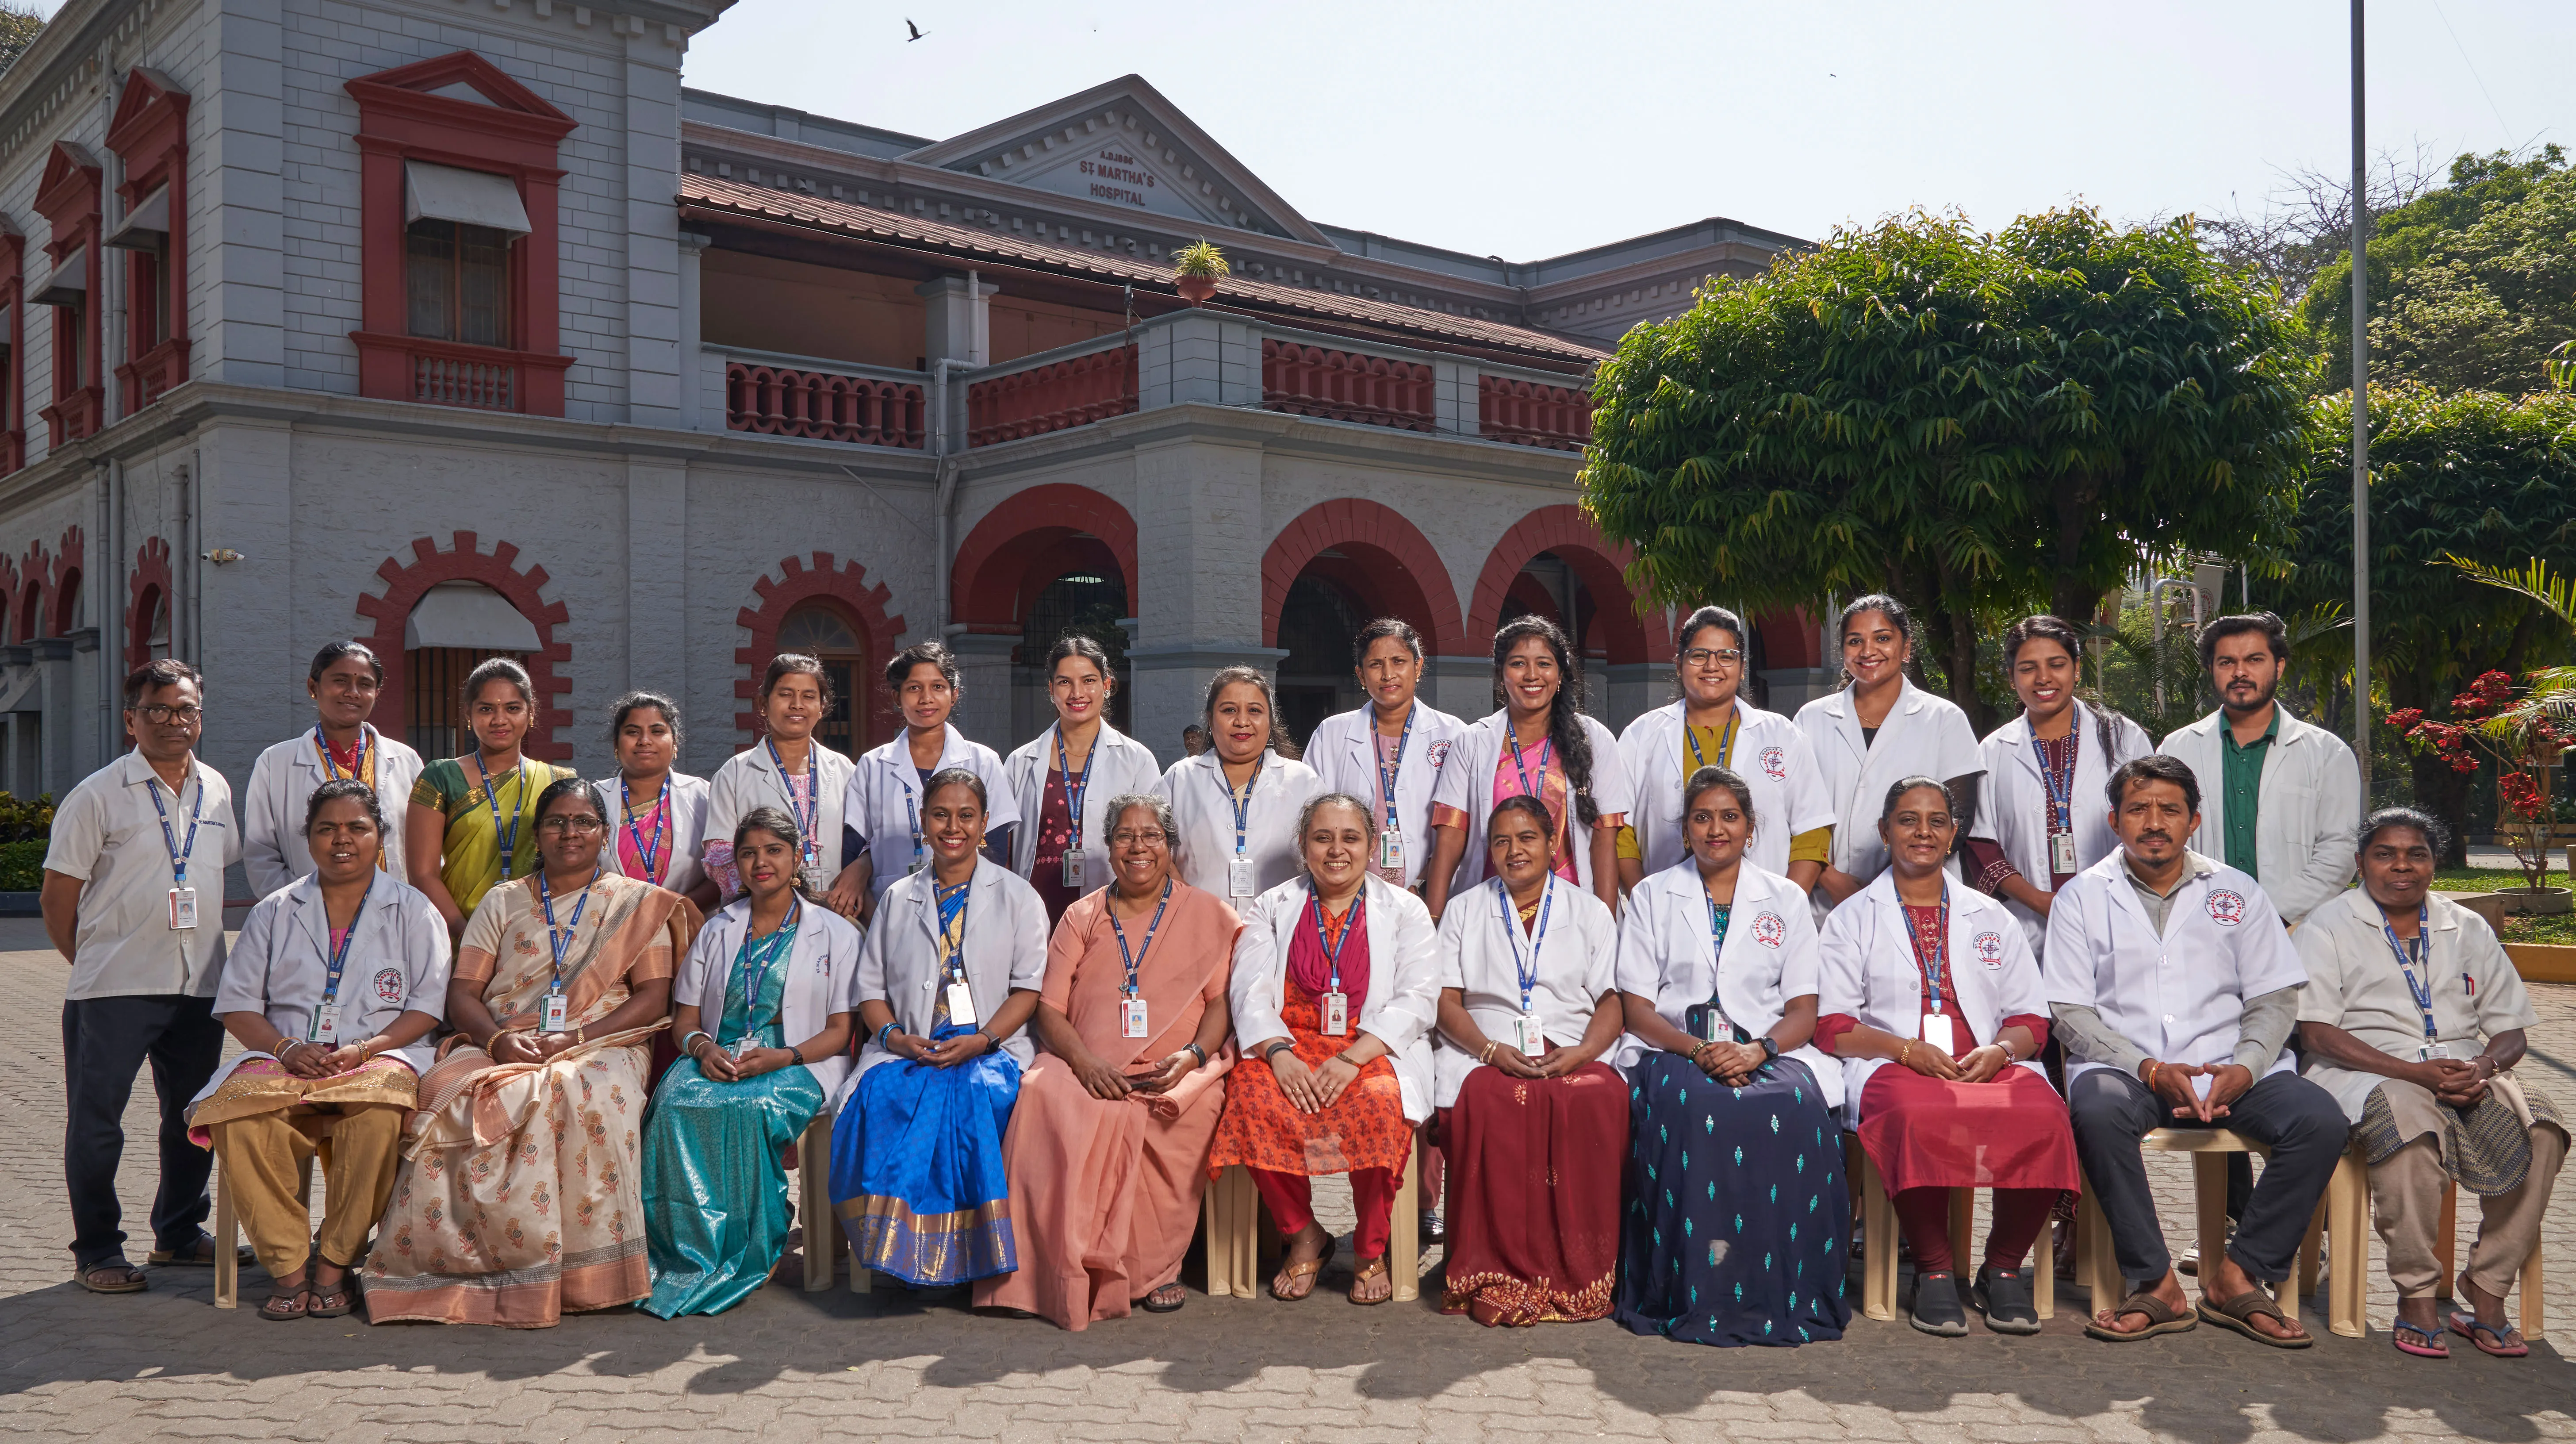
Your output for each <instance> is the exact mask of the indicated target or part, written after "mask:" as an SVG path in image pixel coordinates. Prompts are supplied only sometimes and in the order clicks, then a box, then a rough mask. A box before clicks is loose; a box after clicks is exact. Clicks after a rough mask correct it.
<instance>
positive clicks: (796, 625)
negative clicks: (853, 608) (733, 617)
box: [777, 602, 875, 757]
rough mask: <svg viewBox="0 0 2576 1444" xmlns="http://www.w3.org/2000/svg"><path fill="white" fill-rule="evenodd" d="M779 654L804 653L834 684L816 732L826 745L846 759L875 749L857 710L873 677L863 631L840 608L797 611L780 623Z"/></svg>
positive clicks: (813, 605)
mask: <svg viewBox="0 0 2576 1444" xmlns="http://www.w3.org/2000/svg"><path fill="white" fill-rule="evenodd" d="M777 650H778V651H780V652H802V653H804V654H805V655H806V656H809V657H813V658H815V659H816V660H818V661H820V662H821V663H822V664H823V674H824V675H825V676H827V677H829V678H830V679H831V681H832V710H831V712H830V713H829V714H828V715H826V716H825V717H824V718H823V722H822V725H821V726H819V727H817V728H815V729H814V735H815V736H816V737H817V738H820V739H821V740H822V743H823V745H824V746H826V747H829V748H831V749H832V750H834V751H836V752H839V753H840V754H841V755H843V756H845V757H856V756H857V755H859V754H860V753H862V752H865V751H866V750H867V749H868V748H870V747H872V746H874V745H875V742H874V739H872V738H871V737H870V736H869V735H868V732H869V729H868V728H867V727H866V726H865V725H864V724H862V723H861V722H860V721H859V720H858V719H859V718H862V717H864V716H865V715H866V709H865V708H863V707H861V706H860V705H859V699H860V697H861V695H862V691H861V689H863V688H864V687H866V686H867V684H868V683H869V682H871V681H874V680H875V678H874V677H873V676H872V675H871V674H870V671H869V668H868V657H867V647H866V644H864V643H863V642H861V641H860V640H859V629H858V627H857V625H856V624H854V623H853V622H851V620H850V619H849V618H848V617H845V616H843V615H842V614H841V609H840V608H838V607H836V606H833V605H832V604H831V603H829V602H806V603H804V604H802V605H800V606H798V607H797V608H796V609H795V610H793V611H791V612H789V613H788V614H787V615H786V617H784V618H783V619H781V620H780V622H779V623H778V641H777Z"/></svg>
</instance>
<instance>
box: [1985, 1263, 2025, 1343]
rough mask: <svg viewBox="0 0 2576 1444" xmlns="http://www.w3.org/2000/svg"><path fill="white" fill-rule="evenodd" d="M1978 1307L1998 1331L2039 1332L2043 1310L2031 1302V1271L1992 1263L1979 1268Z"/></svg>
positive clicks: (1999, 1332) (1987, 1322) (1991, 1325)
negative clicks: (2002, 1266)
mask: <svg viewBox="0 0 2576 1444" xmlns="http://www.w3.org/2000/svg"><path fill="white" fill-rule="evenodd" d="M1977 1307H1978V1308H1979V1309H1981V1310H1983V1311H1984V1312H1985V1315H1986V1327H1987V1328H1990V1329H1992V1330H1994V1331H1995V1332H1996V1333H1998V1334H2036V1333H2038V1332H2039V1310H2037V1309H2036V1308H2033V1307H2032V1306H2031V1302H2030V1275H2028V1274H2026V1273H2024V1272H2023V1271H2021V1270H2020V1269H1999V1268H1996V1267H1995V1266H1994V1265H1992V1264H1988V1265H1986V1266H1985V1267H1984V1268H1981V1269H1979V1270H1977Z"/></svg>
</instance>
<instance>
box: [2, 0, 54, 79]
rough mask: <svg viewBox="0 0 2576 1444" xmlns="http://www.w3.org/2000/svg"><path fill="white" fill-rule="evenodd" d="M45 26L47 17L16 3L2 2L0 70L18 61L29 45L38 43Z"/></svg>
mask: <svg viewBox="0 0 2576 1444" xmlns="http://www.w3.org/2000/svg"><path fill="white" fill-rule="evenodd" d="M44 28H45V17H44V16H42V15H39V14H37V13H36V12H35V11H33V10H28V9H24V8H22V7H20V6H16V5H7V4H0V71H5V70H7V69H8V68H9V67H10V66H12V65H15V64H17V63H18V57H19V56H21V55H24V54H26V53H27V47H28V46H30V45H33V44H35V43H36V36H37V34H38V32H40V31H42V30H43V29H44Z"/></svg>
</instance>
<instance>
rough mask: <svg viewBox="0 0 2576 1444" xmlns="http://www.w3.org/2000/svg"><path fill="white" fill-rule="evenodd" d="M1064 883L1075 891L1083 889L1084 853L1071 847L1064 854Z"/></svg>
mask: <svg viewBox="0 0 2576 1444" xmlns="http://www.w3.org/2000/svg"><path fill="white" fill-rule="evenodd" d="M1064 885H1065V886H1066V887H1067V888H1069V889H1071V890H1072V891H1074V892H1080V891H1082V854H1081V853H1079V852H1075V851H1072V850H1070V849H1067V850H1066V852H1065V855H1064Z"/></svg>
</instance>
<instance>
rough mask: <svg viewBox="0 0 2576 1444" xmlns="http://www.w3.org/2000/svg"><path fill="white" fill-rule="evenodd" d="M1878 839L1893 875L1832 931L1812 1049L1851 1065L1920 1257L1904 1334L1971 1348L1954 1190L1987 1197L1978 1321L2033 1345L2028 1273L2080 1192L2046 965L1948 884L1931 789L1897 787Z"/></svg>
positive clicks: (1928, 782)
mask: <svg viewBox="0 0 2576 1444" xmlns="http://www.w3.org/2000/svg"><path fill="white" fill-rule="evenodd" d="M1878 832H1879V839H1880V842H1881V844H1882V845H1883V846H1884V847H1885V848H1886V849H1887V850H1888V852H1889V854H1890V856H1891V858H1892V859H1893V860H1892V861H1891V863H1890V864H1889V866H1888V869H1887V871H1886V872H1884V873H1882V874H1880V875H1879V877H1878V878H1877V880H1876V881H1874V882H1872V883H1871V884H1870V885H1869V886H1868V887H1867V888H1866V889H1864V890H1863V891H1862V893H1861V895H1860V896H1859V897H1858V898H1856V899H1854V900H1853V901H1851V902H1849V903H1847V904H1845V905H1844V906H1842V907H1839V908H1836V909H1834V912H1833V915H1832V916H1831V917H1828V918H1827V919H1825V928H1824V938H1823V947H1824V968H1823V979H1822V986H1823V990H1824V1003H1823V1007H1824V1018H1823V1020H1822V1021H1821V1022H1820V1023H1819V1024H1818V1025H1817V1029H1816V1031H1817V1035H1818V1037H1819V1038H1820V1039H1821V1040H1822V1042H1823V1044H1824V1046H1825V1048H1826V1049H1827V1050H1828V1051H1830V1052H1832V1053H1834V1054H1835V1055H1836V1056H1838V1057H1840V1058H1841V1059H1842V1060H1843V1083H1844V1090H1843V1091H1844V1096H1845V1097H1846V1098H1847V1099H1849V1100H1850V1103H1849V1106H1848V1107H1847V1108H1846V1109H1845V1117H1846V1118H1848V1119H1850V1120H1852V1122H1853V1124H1854V1126H1855V1128H1856V1129H1857V1130H1858V1132H1859V1134H1860V1144H1861V1148H1862V1150H1863V1151H1865V1152H1866V1153H1867V1154H1868V1155H1869V1160H1870V1162H1871V1163H1873V1164H1875V1165H1876V1166H1877V1168H1878V1172H1879V1176H1880V1177H1882V1178H1884V1179H1885V1180H1886V1181H1887V1196H1888V1198H1889V1200H1890V1201H1891V1202H1893V1203H1894V1204H1895V1205H1896V1220H1897V1224H1898V1226H1899V1227H1900V1228H1902V1229H1903V1230H1904V1233H1905V1241H1906V1242H1907V1243H1908V1244H1909V1245H1911V1246H1912V1248H1913V1250H1914V1280H1915V1282H1914V1311H1913V1323H1914V1327H1916V1328H1918V1329H1921V1330H1922V1331H1924V1332H1925V1333H1928V1334H1941V1335H1945V1336H1956V1335H1960V1334H1964V1333H1966V1332H1967V1331H1968V1317H1967V1311H1966V1310H1965V1309H1964V1308H1963V1307H1962V1306H1961V1304H1960V1301H1959V1289H1958V1275H1957V1265H1956V1262H1955V1261H1954V1260H1953V1259H1952V1257H1951V1252H1950V1190H1951V1189H1954V1188H1992V1189H1993V1190H1994V1191H1995V1218H1994V1227H1993V1229H1992V1231H1991V1232H1989V1233H1988V1234H1987V1235H1986V1250H1985V1262H1984V1266H1983V1267H1982V1268H1980V1269H1978V1270H1977V1282H1976V1291H1975V1293H1976V1301H1977V1306H1978V1307H1979V1308H1980V1309H1982V1310H1984V1312H1985V1315H1986V1327H1987V1328H1989V1329H1992V1330H1994V1331H1995V1332H1997V1333H2003V1334H2035V1333H2037V1332H2039V1315H2038V1312H2037V1311H2036V1309H2035V1308H2034V1307H2033V1305H2032V1302H2031V1288H2030V1274H2029V1271H2028V1268H2027V1266H2026V1264H2025V1260H2027V1259H2028V1258H2029V1256H2030V1250H2031V1245H2032V1243H2033V1242H2035V1241H2036V1240H2037V1239H2038V1237H2039V1234H2040V1230H2041V1229H2042V1228H2044V1227H2046V1225H2047V1223H2048V1216H2049V1214H2050V1212H2051V1211H2052V1210H2054V1209H2055V1208H2056V1206H2057V1200H2058V1198H2059V1196H2060V1195H2061V1194H2063V1193H2066V1192H2069V1191H2071V1190H2073V1189H2075V1188H2076V1187H2078V1183H2077V1174H2076V1166H2075V1134H2074V1131H2073V1129H2072V1128H2071V1127H2070V1125H2069V1124H2068V1122H2067V1117H2066V1105H2065V1103H2064V1102H2063V1101H2061V1100H2060V1099H2059V1098H2058V1096H2057V1092H2056V1090H2055V1089H2053V1088H2051V1087H2049V1086H2048V1076H2047V1075H2046V1074H2045V1073H2043V1072H2041V1071H2040V1068H2039V1065H2038V1064H2037V1063H2036V1062H2034V1061H2033V1059H2035V1058H2036V1057H2037V1056H2038V1054H2039V1049H2040V1045H2041V1044H2042V1043H2043V1042H2045V1041H2046V1039H2047V1036H2048V998H2047V991H2046V989H2045V987H2044V986H2043V985H2042V983H2041V981H2040V974H2039V964H2038V963H2037V962H2036V961H2035V960H2034V959H2033V958H2032V956H2031V951H2030V945H2029V943H2027V942H2026V941H2024V940H2023V938H2022V935H2021V929H2020V928H2019V927H2018V926H2016V925H2015V922H2014V919H2013V916H2012V914H2010V913H2008V912H2006V911H2004V908H2003V905H2002V904H2001V903H1998V902H1996V901H1995V900H1994V899H1992V898H1989V897H1986V896H1984V895H1983V894H1981V893H1978V892H1976V891H1974V890H1972V889H1969V888H1965V887H1953V886H1952V885H1951V879H1950V877H1949V875H1948V873H1947V872H1945V871H1944V868H1943V865H1944V863H1945V862H1946V861H1947V860H1948V858H1949V856H1950V850H1951V848H1952V846H1953V845H1955V844H1956V842H1957V840H1958V833H1959V824H1958V818H1957V814H1956V813H1955V812H1954V811H1953V805H1952V802H1951V798H1950V793H1949V790H1948V789H1947V788H1945V787H1943V786H1942V785H1941V783H1939V782H1938V781H1935V780H1934V779H1932V778H1929V777H1907V778H1900V779H1899V780H1898V781H1897V782H1896V783H1895V784H1894V785H1892V786H1891V787H1890V788H1889V789H1888V792H1887V797H1886V800H1885V802H1884V803H1883V805H1882V807H1881V814H1880V819H1879V824H1878ZM1890 1063H1893V1064H1895V1065H1897V1066H1895V1067H1893V1068H1891V1067H1888V1066H1887V1065H1888V1064H1890ZM2038 1266H2039V1267H2041V1268H2049V1267H2052V1266H2053V1262H2052V1260H2051V1259H2050V1258H2049V1256H2048V1255H2047V1254H2045V1253H2043V1254H2041V1255H2040V1259H2039V1265H2038Z"/></svg>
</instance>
